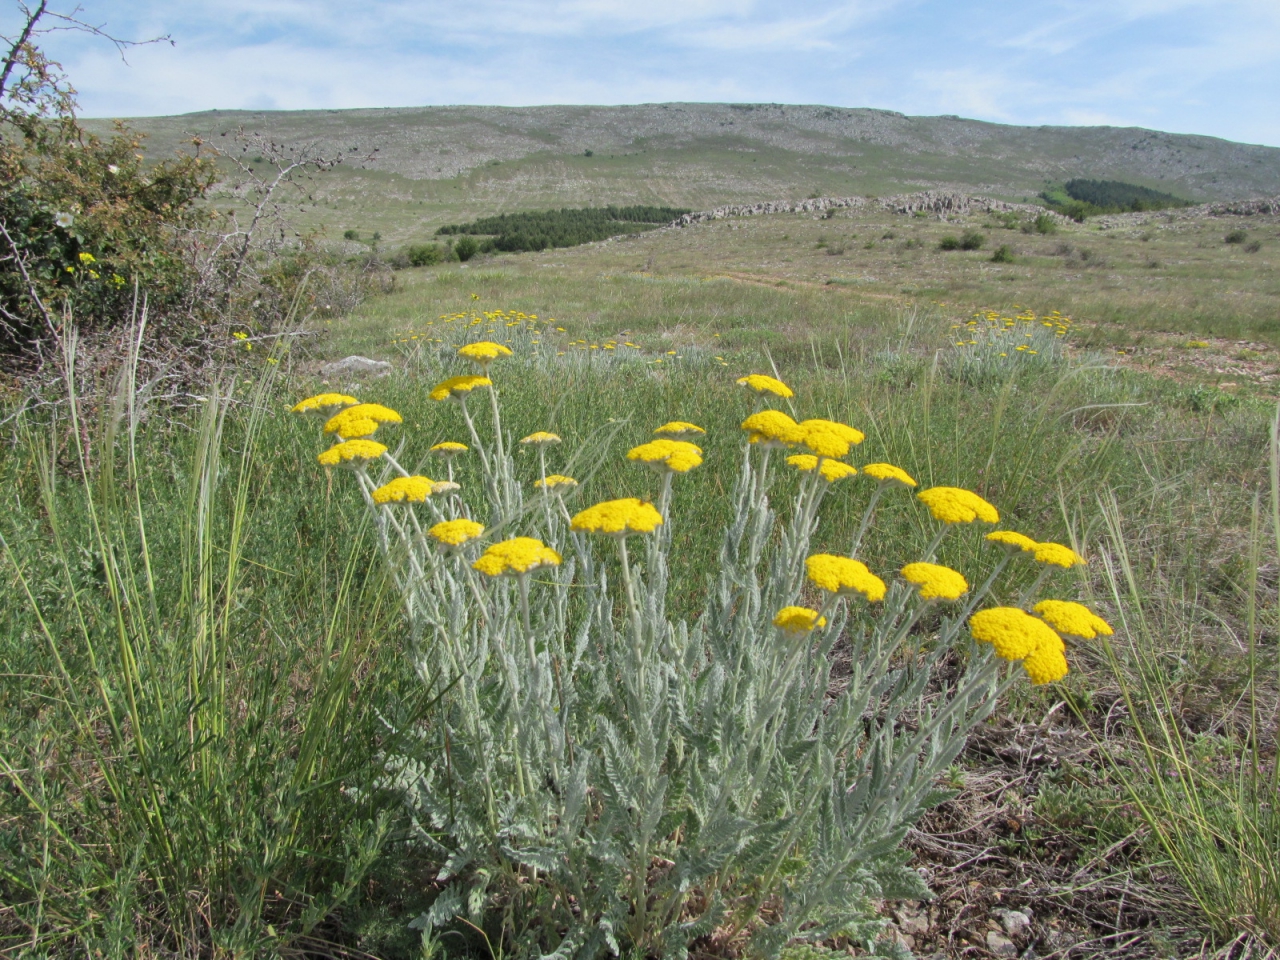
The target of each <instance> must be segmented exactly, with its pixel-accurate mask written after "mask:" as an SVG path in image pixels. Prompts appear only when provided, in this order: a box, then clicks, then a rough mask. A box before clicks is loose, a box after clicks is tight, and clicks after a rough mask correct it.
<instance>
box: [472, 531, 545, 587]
mask: <svg viewBox="0 0 1280 960" xmlns="http://www.w3.org/2000/svg"><path fill="white" fill-rule="evenodd" d="M560 560H561V558H560V554H558V553H556V552H555V551H554V550H552V549H551V548H550V547H548V546H547V545H546V544H545V543H543V542H542V541H541V540H537V539H535V538H533V537H513V538H512V539H510V540H503V541H502V542H501V543H495V544H492V545H491V546H490V547H489V548H488V549H487V550H485V552H484V553H483V554H481V555H480V559H479V560H477V561H476V562H475V563H473V564H472V565H471V566H472V567H474V568H475V569H476V570H479V571H480V572H481V573H483V574H484V575H485V576H488V577H502V576H518V575H520V574H523V573H529V572H530V571H532V570H538V569H540V568H541V567H554V566H558V565H559V564H560Z"/></svg>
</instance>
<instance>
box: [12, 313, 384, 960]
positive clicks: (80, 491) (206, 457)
mask: <svg viewBox="0 0 1280 960" xmlns="http://www.w3.org/2000/svg"><path fill="white" fill-rule="evenodd" d="M137 334H138V336H137V339H136V340H135V342H134V346H133V349H132V352H131V354H130V356H129V358H128V361H127V362H126V363H124V365H123V366H122V368H121V371H120V373H119V378H118V382H117V384H116V389H115V391H114V393H113V394H112V395H111V397H110V398H109V401H108V402H105V403H103V404H102V407H101V413H100V415H99V416H98V417H96V419H94V420H90V419H88V415H87V413H86V404H85V403H84V402H83V401H82V400H81V398H80V397H79V396H78V395H77V393H76V389H75V384H76V383H77V371H76V359H77V357H76V339H75V335H74V334H71V335H69V336H68V337H67V339H66V341H65V345H64V358H63V359H64V363H65V369H66V378H65V382H66V389H67V395H66V397H65V400H66V402H65V403H64V404H62V405H61V406H60V407H59V408H58V409H59V410H60V411H61V412H60V413H58V414H57V415H54V416H51V417H49V418H48V419H47V420H45V421H43V422H39V421H37V420H35V419H33V418H31V417H27V418H26V419H24V420H22V421H21V422H20V424H19V428H18V429H19V438H20V439H19V448H20V451H21V452H22V453H23V454H25V455H27V456H28V457H29V458H30V462H31V463H32V464H33V465H34V473H35V475H36V478H37V484H36V485H37V487H38V490H37V499H38V504H39V508H40V513H41V515H42V518H43V545H42V547H41V548H40V549H37V550H36V551H34V552H33V551H32V550H30V549H27V550H24V549H20V548H19V545H18V544H17V543H16V542H13V541H12V540H11V539H10V538H4V539H2V540H0V548H2V549H3V558H4V562H5V564H6V566H8V567H9V568H10V570H9V573H10V574H12V576H13V578H14V580H15V581H16V582H17V583H18V584H20V587H21V592H22V594H23V597H24V598H25V601H26V604H27V605H28V606H29V614H30V618H31V621H32V623H33V624H35V625H36V626H35V633H36V634H37V635H38V639H39V641H40V642H41V643H42V645H43V654H41V655H38V656H39V662H41V663H42V664H43V666H44V669H43V671H42V673H43V674H44V676H43V680H44V686H43V687H42V688H41V697H40V703H41V705H40V706H39V707H38V708H36V709H32V710H31V711H30V712H29V713H27V714H26V715H24V716H23V717H21V718H19V717H15V716H10V717H7V718H6V719H5V727H6V735H5V736H4V738H3V744H2V745H0V776H3V778H4V780H5V782H6V783H7V786H8V787H9V789H10V791H11V792H12V793H11V800H12V801H13V802H10V803H9V804H8V805H7V806H6V811H5V812H6V814H7V816H6V820H5V827H4V834H3V838H2V839H3V840H4V842H5V846H6V849H5V855H4V856H3V857H0V864H2V865H0V900H2V901H4V902H6V903H7V904H8V906H9V911H8V912H7V915H6V916H5V917H3V918H0V950H2V949H4V948H6V947H11V946H12V947H16V946H20V945H25V947H27V948H30V949H33V950H36V951H39V952H40V953H42V954H43V953H45V952H50V951H53V952H62V951H72V952H76V953H79V952H84V953H87V954H90V955H105V956H123V955H126V954H132V953H134V952H135V951H136V950H139V949H147V948H150V949H152V950H155V951H159V952H164V953H166V954H167V955H173V956H184V957H185V956H211V955H213V956H218V955H228V956H229V955H235V956H246V955H250V954H253V955H258V954H261V953H271V952H273V951H275V950H277V949H278V948H281V947H284V946H287V945H288V944H289V943H291V942H293V943H296V942H299V941H300V939H304V938H307V937H309V936H314V935H315V931H316V929H317V926H318V925H319V924H320V923H321V922H322V921H323V920H324V919H325V918H326V917H328V916H329V915H330V914H331V913H332V912H333V911H334V910H335V909H336V908H337V907H338V906H340V905H341V904H342V903H343V902H344V901H345V900H346V899H347V898H348V897H349V896H350V895H351V894H352V892H353V890H354V889H355V886H356V884H358V883H359V882H360V880H361V879H362V878H363V876H364V873H365V871H366V869H367V868H368V866H369V865H370V863H371V862H372V860H373V858H374V857H375V856H376V855H377V853H378V851H379V849H380V847H381V844H382V842H383V840H384V838H385V836H386V834H387V832H388V825H389V821H388V818H387V816H386V815H385V814H383V813H381V812H379V810H378V808H377V794H376V793H375V792H372V791H369V790H367V789H363V788H367V786H368V785H369V784H370V783H371V782H372V780H373V776H374V774H375V772H376V771H375V769H374V761H373V758H374V756H375V754H376V750H375V749H374V744H373V743H372V742H371V740H372V734H373V731H374V730H375V729H376V728H375V727H374V724H373V717H372V715H371V711H370V710H369V709H368V708H367V707H366V706H362V705H361V701H360V698H359V697H358V696H357V693H358V688H357V680H356V675H357V669H358V668H363V665H364V664H365V663H366V662H367V661H368V660H369V659H370V657H371V649H370V648H371V645H372V643H373V642H374V640H375V639H376V634H375V632H374V631H371V630H364V629H358V628H357V629H353V621H354V617H353V613H354V611H353V607H354V606H355V604H356V603H357V602H358V600H359V598H358V594H359V580H358V577H357V573H358V572H359V565H358V557H359V554H358V553H355V552H353V553H352V554H351V556H350V558H349V560H348V562H347V564H346V566H345V569H344V570H343V571H342V573H341V579H340V583H339V586H338V591H337V596H336V597H335V598H334V599H333V601H332V607H331V609H330V611H329V616H328V618H327V624H324V625H323V632H322V635H320V636H316V637H314V640H313V643H314V644H315V649H314V650H308V649H306V648H305V647H302V646H300V645H296V644H289V643H287V642H286V638H285V637H284V636H283V635H282V634H283V632H284V631H285V630H287V629H288V624H287V617H288V611H287V610H281V611H280V613H281V617H280V618H279V619H275V618H273V617H272V616H271V615H270V614H269V613H268V614H267V615H266V616H263V615H254V616H250V615H247V614H248V611H249V609H250V608H249V604H248V595H249V594H250V593H251V588H250V584H249V583H248V582H247V578H246V569H248V568H249V567H250V566H251V565H253V561H250V560H249V559H248V557H247V556H246V545H247V544H248V543H249V542H250V541H251V539H252V538H251V537H250V531H251V530H254V529H256V528H265V530H266V531H267V533H268V535H270V534H272V533H279V532H280V528H279V527H278V526H277V527H275V528H273V527H272V526H271V524H270V523H269V522H267V521H268V520H269V518H268V517H265V516H263V514H264V513H265V512H266V511H264V510H262V509H260V508H259V507H258V506H257V505H256V504H255V497H254V490H255V485H256V484H257V483H258V482H259V479H260V477H259V473H260V463H259V458H260V457H261V444H262V432H263V425H264V411H265V410H266V409H267V405H268V400H269V398H270V395H271V392H272V390H273V386H274V385H273V381H272V375H271V372H270V371H271V370H272V369H273V368H272V367H271V366H268V367H267V371H268V372H267V373H266V374H265V375H264V376H263V377H262V378H261V379H259V380H258V381H257V382H256V383H255V384H254V386H253V387H252V389H251V390H250V392H249V395H248V396H247V397H246V398H245V400H244V401H243V402H240V403H233V401H234V400H235V398H234V396H233V393H232V391H231V389H230V388H229V387H226V386H224V385H221V384H214V385H211V386H210V388H209V390H208V396H207V401H206V402H205V403H204V405H203V411H202V412H201V413H200V414H199V416H198V417H197V418H196V419H195V421H194V422H192V423H190V424H189V426H190V429H191V436H190V437H189V438H184V437H183V430H182V429H181V427H182V426H186V425H185V424H183V425H180V427H179V429H176V430H174V431H173V435H172V436H171V437H170V440H172V441H173V442H174V443H175V444H185V446H186V448H187V449H188V451H189V455H188V456H187V457H186V458H183V459H180V458H177V457H175V458H174V459H173V460H172V461H169V460H167V458H166V457H165V456H163V455H159V454H160V453H161V451H160V450H157V446H158V445H157V444H156V443H154V442H153V441H151V440H147V439H146V438H145V434H146V429H145V426H144V425H145V424H146V422H147V420H148V418H149V417H152V416H155V414H156V411H154V410H148V409H145V408H144V407H143V406H142V405H140V403H139V389H138V386H139V385H138V383H137V369H138V347H139V345H140V343H141V340H142V326H141V325H139V328H138V331H137ZM233 426H234V429H233ZM64 438H66V439H65V440H64ZM90 438H92V439H90ZM64 443H67V444H69V447H68V448H66V449H64ZM164 452H167V451H164ZM153 456H158V459H159V460H160V461H161V462H160V463H159V464H157V463H156V462H155V461H154V460H153V459H152V458H153ZM68 465H69V466H68ZM10 532H12V531H10ZM86 554H87V555H89V556H91V557H92V575H91V576H90V577H88V578H86V577H85V575H84V571H83V566H84V565H83V564H82V563H81V558H82V557H84V556H85V555H86ZM255 572H256V571H255ZM273 572H274V573H275V574H279V576H277V577H276V579H277V580H279V579H283V578H286V577H287V576H288V574H287V573H286V572H284V571H273ZM299 575H300V574H299ZM50 581H54V582H56V583H57V588H56V593H54V594H53V596H54V597H55V599H52V600H51V599H50V588H49V582H50ZM255 581H256V582H258V584H259V587H261V578H260V577H256V578H255ZM13 599H14V601H15V602H18V600H19V598H17V597H15V598H13ZM366 599H367V598H366ZM375 606H376V604H375ZM369 613H371V614H372V616H371V619H372V620H374V621H375V622H376V621H377V620H378V615H377V612H376V610H373V611H369Z"/></svg>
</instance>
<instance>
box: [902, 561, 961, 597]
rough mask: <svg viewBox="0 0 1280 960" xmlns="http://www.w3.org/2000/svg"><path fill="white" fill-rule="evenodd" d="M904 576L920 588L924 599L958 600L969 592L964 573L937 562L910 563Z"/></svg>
mask: <svg viewBox="0 0 1280 960" xmlns="http://www.w3.org/2000/svg"><path fill="white" fill-rule="evenodd" d="M902 576H903V577H904V578H905V579H906V580H907V581H908V582H909V583H914V584H915V585H916V586H917V587H919V588H920V598H921V599H922V600H958V599H959V598H960V596H961V595H962V594H965V593H968V592H969V581H968V580H966V579H965V578H964V576H963V574H961V573H959V572H958V571H956V570H952V569H951V568H950V567H944V566H942V565H941V564H937V563H923V562H921V563H908V564H907V565H906V566H905V567H903V568H902Z"/></svg>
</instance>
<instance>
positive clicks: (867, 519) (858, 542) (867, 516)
mask: <svg viewBox="0 0 1280 960" xmlns="http://www.w3.org/2000/svg"><path fill="white" fill-rule="evenodd" d="M884 488H885V485H884V484H883V483H877V484H876V489H875V492H873V493H872V494H871V499H870V500H869V501H867V509H865V510H863V511H862V522H861V523H860V524H858V532H857V533H856V534H855V535H854V537H853V546H851V547H850V548H849V559H851V560H852V559H855V558H857V556H858V548H859V547H861V546H862V538H863V537H864V536H865V535H866V532H867V528H868V527H869V526H871V521H872V520H873V519H874V518H875V515H876V504H877V503H879V502H880V495H881V494H882V493H884Z"/></svg>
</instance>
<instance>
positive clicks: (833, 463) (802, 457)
mask: <svg viewBox="0 0 1280 960" xmlns="http://www.w3.org/2000/svg"><path fill="white" fill-rule="evenodd" d="M818 460H819V458H818V457H815V456H814V455H813V454H811V453H797V454H793V455H792V456H790V457H787V463H789V464H791V465H792V466H793V467H795V468H796V469H797V470H799V471H800V472H801V473H808V472H809V471H810V470H813V469H815V468H817V469H818V474H819V476H821V477H822V479H823V480H825V481H827V483H835V482H836V481H837V480H843V479H844V478H845V477H853V476H856V475H857V473H858V471H857V469H855V468H854V467H851V466H849V465H848V464H847V463H841V462H840V461H839V460H830V459H827V458H825V457H824V458H822V466H821V467H818Z"/></svg>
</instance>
